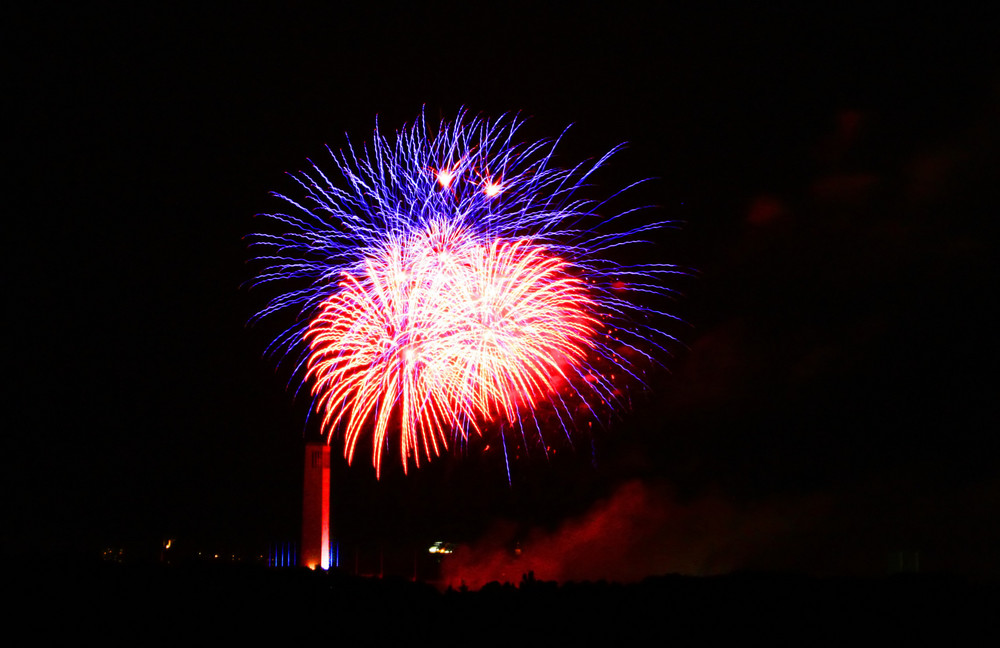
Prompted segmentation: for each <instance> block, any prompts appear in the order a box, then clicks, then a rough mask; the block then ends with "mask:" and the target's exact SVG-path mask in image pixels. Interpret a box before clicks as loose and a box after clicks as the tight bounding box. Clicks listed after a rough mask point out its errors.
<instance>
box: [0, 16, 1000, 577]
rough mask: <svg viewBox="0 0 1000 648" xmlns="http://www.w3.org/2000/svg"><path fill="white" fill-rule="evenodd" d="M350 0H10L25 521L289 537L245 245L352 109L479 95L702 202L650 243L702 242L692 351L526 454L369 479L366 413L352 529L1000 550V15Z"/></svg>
mask: <svg viewBox="0 0 1000 648" xmlns="http://www.w3.org/2000/svg"><path fill="white" fill-rule="evenodd" d="M352 4H356V5H364V6H360V7H354V8H350V9H346V8H344V7H343V6H341V4H340V3H327V4H325V5H322V4H321V5H319V8H315V7H310V8H302V6H301V5H299V8H295V9H289V8H286V7H285V6H284V4H275V5H273V6H272V7H271V8H260V7H258V6H256V5H255V7H254V8H252V9H248V8H247V7H243V6H239V5H237V6H236V8H233V9H232V10H221V9H198V10H184V9H180V8H178V6H177V5H175V4H170V5H164V6H163V7H162V8H161V9H150V8H147V7H141V8H140V7H137V6H136V7H131V8H121V7H118V8H116V9H114V10H111V9H102V8H96V7H95V6H93V5H91V6H90V7H89V8H82V7H78V6H75V5H70V6H60V7H59V8H58V10H56V9H55V8H52V9H50V10H44V9H43V10H39V11H37V12H36V13H35V14H34V15H20V16H15V17H14V19H13V20H12V21H9V22H8V25H7V31H8V32H9V34H8V36H6V37H5V39H4V40H5V43H6V45H7V48H8V49H9V50H10V51H9V53H8V55H7V56H6V57H5V58H6V59H7V61H6V63H7V65H6V66H5V67H6V72H5V77H6V79H7V83H6V84H5V85H6V86H7V92H6V97H7V100H6V102H5V103H6V104H8V105H10V104H13V108H14V114H15V118H14V119H8V122H7V132H8V142H10V144H9V145H8V147H7V149H6V158H7V161H8V164H7V167H8V168H7V174H6V175H7V179H8V182H9V189H8V191H7V193H6V204H7V208H6V210H5V211H6V213H7V214H6V218H5V219H4V222H5V226H6V230H5V231H6V232H7V234H6V236H5V240H6V248H7V250H8V252H7V255H6V256H7V259H8V264H7V266H8V270H7V272H6V278H5V280H4V287H5V294H6V300H5V301H6V304H5V307H4V311H5V313H6V318H5V320H6V321H5V328H6V330H7V335H6V336H5V338H6V345H5V346H6V349H7V350H6V353H5V356H6V361H5V366H6V367H7V372H6V373H7V375H8V381H7V382H8V387H7V390H6V393H7V395H8V397H7V400H6V403H7V404H6V407H5V417H4V418H5V421H6V422H5V424H4V425H3V428H4V432H3V455H2V456H3V460H4V470H3V474H4V480H5V487H4V492H5V494H6V495H5V497H4V512H3V519H4V523H3V531H2V535H0V537H2V541H3V544H4V545H5V546H6V548H7V549H8V551H10V552H14V554H15V555H24V556H29V555H35V554H38V553H41V554H43V555H47V553H48V552H53V551H55V552H66V551H69V552H80V553H86V552H89V551H95V552H96V551H98V550H99V549H100V548H102V547H105V546H142V545H143V544H144V543H146V544H149V543H152V544H154V545H155V544H157V543H159V542H160V541H161V540H162V539H164V538H168V537H170V538H176V539H177V540H178V542H185V543H187V545H188V546H189V547H200V548H201V547H203V548H204V549H205V550H218V551H230V550H232V551H241V552H245V553H247V554H250V553H253V552H255V551H258V550H259V549H258V548H260V547H263V546H266V544H267V543H268V542H276V541H290V540H295V539H296V537H297V534H298V524H299V515H300V510H299V506H300V503H299V498H300V488H301V483H300V480H301V453H302V448H301V444H302V440H303V438H304V437H309V438H311V437H312V436H313V435H315V434H316V422H315V421H311V422H309V423H308V424H307V423H306V415H307V412H308V405H309V403H308V400H307V398H304V397H300V398H298V399H296V398H294V390H295V382H294V377H293V376H292V373H291V371H290V367H288V366H277V362H276V359H274V358H268V357H265V356H264V349H265V347H266V345H267V343H268V341H269V340H270V339H271V337H273V336H274V335H275V334H276V333H278V332H279V331H280V330H281V328H282V322H267V323H264V324H262V325H258V326H254V327H248V326H247V321H248V320H249V318H250V317H251V315H252V314H253V313H254V312H255V310H257V309H259V308H260V307H262V306H263V304H264V302H265V300H266V297H267V295H266V294H264V293H261V294H258V293H257V292H255V291H250V290H247V289H246V288H243V287H241V286H242V284H243V283H244V282H245V281H246V280H247V279H249V278H250V277H251V276H252V273H253V270H254V268H255V266H254V265H252V264H248V263H247V259H248V258H249V257H250V256H251V255H250V253H248V251H247V249H246V242H245V241H244V239H243V237H244V235H246V234H248V233H251V232H254V231H256V230H257V229H258V228H260V227H261V225H262V223H261V220H260V219H255V214H259V213H263V212H273V211H281V210H282V209H283V205H282V203H281V202H280V201H278V200H277V199H275V198H273V197H272V196H271V195H270V192H271V191H278V192H282V193H288V194H290V195H295V191H296V186H295V185H294V183H293V182H292V181H291V180H290V179H289V178H288V177H287V176H286V175H285V173H286V172H289V171H296V170H299V169H301V168H304V167H305V166H306V165H307V164H308V162H307V158H309V159H312V160H314V161H316V162H317V164H318V165H319V166H321V167H323V166H324V164H325V161H326V160H328V157H327V155H328V154H327V153H326V149H325V146H326V145H329V146H330V147H331V148H333V149H334V150H336V149H339V148H341V147H342V146H344V144H345V143H346V139H345V133H346V134H348V135H349V136H350V137H351V139H352V141H354V142H359V143H360V142H363V141H365V140H367V139H369V138H370V134H371V132H372V130H373V128H374V126H375V119H376V117H377V118H378V121H379V124H380V125H381V127H382V129H383V131H384V132H390V133H391V132H392V131H394V130H395V129H396V128H399V127H401V126H402V125H403V124H405V123H412V122H413V120H414V119H415V118H417V117H418V115H419V114H420V112H421V110H422V109H423V110H425V111H426V113H427V115H428V119H429V120H430V121H437V120H438V119H439V118H442V117H444V118H449V119H450V118H453V117H454V116H455V115H456V114H457V113H458V111H459V110H460V109H461V108H462V107H465V108H466V109H467V110H468V111H469V112H470V113H472V114H482V115H483V116H489V117H495V116H499V115H501V114H504V113H518V114H520V115H521V116H522V117H524V118H526V119H527V123H526V125H525V126H524V128H523V130H522V131H521V133H522V136H523V137H524V138H525V139H528V140H534V139H542V138H546V137H552V136H555V135H558V134H559V133H560V132H561V131H562V130H563V129H564V128H566V127H567V126H569V125H572V127H571V128H570V130H569V132H568V133H567V135H566V137H565V138H564V141H563V143H562V144H561V145H560V147H559V149H558V151H559V152H560V156H561V158H560V159H562V160H564V161H565V162H566V164H572V163H575V162H577V161H579V160H582V159H587V158H593V157H598V156H600V155H602V154H603V153H605V152H606V151H607V150H609V149H610V148H612V147H613V146H615V145H616V144H619V143H622V142H625V143H627V147H626V149H625V150H624V151H623V152H622V153H620V154H619V155H616V156H615V157H614V158H613V159H612V161H611V163H610V164H609V166H608V167H607V168H606V169H604V170H603V171H602V172H601V173H600V174H599V176H598V177H597V179H598V181H599V183H600V185H601V187H602V190H604V191H606V192H607V193H611V192H612V191H613V190H616V189H618V188H620V187H623V186H625V185H627V184H629V183H631V182H633V181H635V180H638V179H642V178H652V179H653V181H652V182H649V183H647V184H645V185H644V186H643V187H642V188H641V189H639V190H637V191H635V192H632V193H631V194H628V195H627V196H626V197H624V198H622V199H621V203H620V205H621V206H622V207H623V208H627V207H631V206H638V205H643V204H653V205H655V208H653V209H651V210H649V211H647V212H645V213H646V217H648V218H649V219H656V220H664V219H666V220H671V221H675V222H676V223H677V227H675V228H671V229H666V230H664V231H663V232H661V233H659V234H657V235H656V237H655V239H656V240H654V241H653V243H654V247H652V248H650V250H651V251H650V250H646V251H645V253H646V254H650V255H651V256H652V258H654V259H655V260H658V261H660V262H664V263H674V264H678V265H679V266H681V267H684V268H689V269H690V272H688V273H687V274H686V275H684V276H676V277H674V278H673V279H671V282H672V283H671V285H670V287H671V288H673V289H675V290H676V291H677V293H678V298H677V300H676V301H675V302H674V303H672V304H671V305H670V308H671V309H672V311H673V312H674V313H675V314H676V315H677V316H678V317H679V318H680V319H681V320H682V322H678V323H665V324H664V326H665V328H666V329H668V332H670V333H671V334H673V335H675V336H676V337H677V338H678V340H679V343H678V344H677V345H676V346H675V347H674V348H673V349H672V356H671V357H666V358H664V363H663V364H664V366H663V369H662V370H660V371H658V372H655V373H654V374H653V375H652V376H651V378H650V380H649V384H648V388H647V389H645V390H643V389H641V388H638V387H637V388H636V389H634V390H633V391H632V393H631V394H630V400H631V402H632V407H631V408H630V409H628V410H625V411H622V412H620V413H619V416H618V417H616V418H615V420H613V421H612V422H611V424H610V425H609V426H608V427H607V429H604V430H601V431H599V432H598V433H596V434H595V435H594V438H593V439H592V440H589V439H588V440H586V441H585V442H583V443H578V444H576V445H575V446H573V447H564V448H561V449H560V451H559V452H557V453H556V454H555V455H552V456H551V457H550V458H549V459H548V460H546V459H545V458H544V457H538V456H529V457H527V458H523V459H522V460H520V461H515V462H513V463H512V464H511V468H510V481H509V482H508V473H507V469H506V467H505V463H504V461H503V456H502V454H499V453H498V450H497V446H496V444H493V445H491V448H490V450H487V451H486V452H485V453H481V452H476V453H472V452H470V453H467V454H463V453H460V452H459V453H448V454H446V455H445V456H443V457H441V458H440V459H438V460H436V461H434V462H433V463H432V464H431V465H430V466H428V467H426V468H422V469H421V470H419V471H416V472H414V471H411V473H410V474H409V475H408V476H404V475H403V474H402V471H401V469H399V468H398V467H394V466H389V467H388V469H387V470H386V471H385V472H386V473H387V474H384V475H383V477H382V479H381V481H376V479H375V476H374V471H373V469H372V468H371V466H370V465H369V463H368V461H367V456H366V455H365V454H362V453H359V455H358V457H357V458H356V460H355V462H354V465H353V466H352V467H347V466H346V465H345V463H344V461H343V460H342V459H340V457H339V446H337V444H336V442H335V444H334V452H333V456H334V466H333V480H334V504H333V508H334V519H335V525H336V533H337V535H338V537H341V538H343V539H344V540H345V542H347V541H349V542H353V543H357V544H359V545H375V544H386V543H393V542H395V543H397V544H398V543H412V544H413V545H414V546H416V545H420V544H421V543H426V542H430V541H432V540H450V541H453V542H457V543H461V544H462V545H463V546H464V547H465V548H466V551H465V554H464V556H465V557H464V558H463V559H462V560H464V561H465V562H463V563H462V564H463V565H464V566H465V568H467V569H470V570H472V569H480V570H481V571H482V573H487V572H490V570H491V569H493V570H498V569H499V570H502V569H506V567H505V566H504V565H503V563H504V561H505V560H507V559H508V558H509V556H510V551H509V549H510V547H511V546H515V544H516V543H520V546H521V547H522V548H523V549H524V555H525V556H526V557H529V556H530V560H534V561H535V562H533V563H531V565H532V566H534V567H535V568H536V569H537V570H538V571H539V574H540V576H542V577H552V578H562V579H566V578H576V579H583V578H599V577H608V578H620V579H636V578H641V577H642V576H645V575H650V574H662V573H668V572H681V573H688V574H711V573H723V572H728V571H731V570H735V569H757V570H791V571H798V572H804V573H814V574H827V575H837V574H851V575H857V574H878V573H884V572H885V570H886V564H887V557H888V556H889V555H891V554H892V553H893V552H900V551H919V552H920V560H921V568H922V569H925V570H927V571H947V572H956V573H962V574H989V575H994V576H995V575H998V574H1000V554H998V551H997V547H998V546H1000V520H998V515H997V511H998V510H1000V473H998V468H1000V461H998V452H997V451H998V449H1000V448H998V445H1000V444H998V442H997V440H996V439H997V430H998V429H1000V426H998V421H997V411H996V410H997V397H998V391H997V387H998V381H997V378H996V371H995V364H996V359H997V358H996V353H995V351H991V350H990V349H992V348H993V344H992V338H993V334H994V333H995V331H996V328H997V323H998V322H997V316H996V311H997V310H998V309H997V279H998V277H1000V274H998V269H997V220H998V214H1000V211H998V206H1000V200H998V198H1000V195H998V194H1000V191H998V187H1000V173H998V171H1000V164H998V163H1000V159H998V154H1000V67H998V65H997V61H998V59H997V37H996V29H995V27H996V23H995V22H990V21H988V20H986V19H985V17H983V16H979V17H977V16H975V15H969V14H960V13H959V11H958V10H957V9H955V10H953V11H952V10H940V13H927V14H923V15H921V14H912V13H908V15H907V16H905V17H901V16H897V15H893V14H890V13H884V14H868V13H850V12H847V11H843V10H842V11H830V12H816V11H814V10H810V11H809V12H808V13H796V12H792V13H778V12H773V13H761V14H755V13H749V12H746V13H737V14H734V13H730V12H726V11H722V10H721V9H720V10H718V11H710V10H708V9H699V10H697V11H685V10H673V9H665V8H661V9H657V10H655V11H653V10H639V9H638V8H633V9H632V10H622V9H616V10H615V11H613V12H612V11H611V9H610V8H608V7H605V6H601V7H594V6H590V5H587V6H584V7H581V8H576V9H573V10H572V11H566V12H560V11H556V10H544V9H538V8H537V7H530V8H525V7H522V8H520V9H516V8H513V7H508V6H506V5H496V6H491V7H490V8H486V7H483V8H481V9H475V8H470V7H468V6H466V7H461V6H459V8H455V7H450V8H444V7H438V8H430V7H428V6H426V5H424V4H422V3H410V4H409V5H408V6H406V7H405V8H403V9H389V8H384V7H382V8H379V7H368V3H352ZM98 7H99V5H98ZM637 7H638V5H637ZM325 166H326V167H327V168H329V166H330V165H329V164H328V163H326V164H325ZM289 323H290V322H289ZM289 323H285V325H286V326H287V325H288V324H289ZM290 381H292V384H291V386H289V382H290ZM421 546H423V545H421ZM504 556H507V558H505V557H504ZM526 559H529V558H526ZM524 564H528V563H524ZM512 569H519V567H516V566H515V567H513V568H512ZM546 570H547V571H546ZM490 573H492V572H490ZM512 576H514V575H512Z"/></svg>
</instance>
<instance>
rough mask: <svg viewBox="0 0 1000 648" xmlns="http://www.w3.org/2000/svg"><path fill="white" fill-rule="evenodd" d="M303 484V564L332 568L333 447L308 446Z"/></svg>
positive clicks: (311, 566)
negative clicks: (331, 501)
mask: <svg viewBox="0 0 1000 648" xmlns="http://www.w3.org/2000/svg"><path fill="white" fill-rule="evenodd" d="M305 464H306V465H305V477H304V479H303V480H302V551H301V552H299V564H300V565H302V566H304V567H309V568H310V569H316V568H317V567H320V568H322V569H329V568H330V446H328V445H327V444H325V443H306V461H305Z"/></svg>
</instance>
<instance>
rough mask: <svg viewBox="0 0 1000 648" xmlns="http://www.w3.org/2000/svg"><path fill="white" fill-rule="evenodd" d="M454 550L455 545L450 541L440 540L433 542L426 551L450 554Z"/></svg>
mask: <svg viewBox="0 0 1000 648" xmlns="http://www.w3.org/2000/svg"><path fill="white" fill-rule="evenodd" d="M454 551H455V545H453V544H451V543H450V542H441V541H438V542H435V543H434V544H432V545H431V546H430V547H429V548H428V549H427V552H428V553H432V554H450V553H454Z"/></svg>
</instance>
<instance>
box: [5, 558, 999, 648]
mask: <svg viewBox="0 0 1000 648" xmlns="http://www.w3.org/2000/svg"><path fill="white" fill-rule="evenodd" d="M5 589H7V590H8V591H9V592H10V593H12V594H13V595H14V596H13V600H14V601H16V603H15V604H14V606H13V608H11V607H10V606H9V605H8V607H7V612H8V613H9V614H10V621H9V622H8V627H11V626H13V627H15V628H16V627H18V626H22V627H25V628H27V629H29V630H30V635H29V636H30V637H32V642H34V641H35V640H37V639H43V638H50V637H52V638H59V639H69V640H85V639H97V640H99V641H102V643H104V644H107V643H110V644H114V645H121V644H128V645H167V644H170V645H177V643H178V642H189V641H192V640H194V641H196V642H197V643H199V644H202V643H205V642H222V644H223V645H233V643H234V642H239V641H243V640H251V641H253V642H254V643H260V642H261V641H266V642H268V643H270V642H271V641H281V642H282V643H284V644H288V643H289V642H301V641H304V640H316V641H322V642H324V643H330V642H332V643H333V644H335V645H351V646H353V645H392V644H398V643H400V642H408V643H411V642H418V643H419V644H421V645H422V644H425V643H427V642H428V641H432V642H435V643H443V644H446V645H456V644H473V645H484V644H485V645H502V644H517V645H543V644H549V643H558V644H560V645H563V644H564V643H565V642H567V641H573V642H579V643H582V644H585V645H592V644H593V643H594V642H596V641H601V642H603V641H610V642H612V645H616V646H617V645H643V644H650V643H652V644H656V645H669V644H675V643H679V642H682V643H685V644H687V643H689V642H692V641H704V640H712V639H715V640H719V639H722V640H737V641H741V642H747V641H749V642H752V643H755V644H756V643H759V642H761V641H768V642H772V643H773V642H777V643H778V644H779V645H786V644H789V645H809V644H815V643H820V644H824V645H829V644H836V645H844V644H845V643H846V642H855V641H859V640H860V641H871V640H890V641H892V642H893V644H894V645H899V644H898V643H897V642H899V641H900V640H908V639H926V635H927V633H931V632H933V633H934V634H935V636H942V635H943V637H942V638H946V639H948V641H949V643H950V644H951V645H969V644H973V643H976V644H979V643H981V641H982V640H983V639H984V638H985V637H986V636H987V634H988V635H989V636H996V635H997V626H998V621H997V616H998V611H1000V605H998V603H1000V584H998V583H997V582H996V581H995V580H970V579H965V578H955V577H947V576H940V575H938V576H935V575H924V574H910V575H897V576H891V577H885V578H879V579H816V578H809V577H803V576H794V575H782V574H749V573H744V574H733V575H729V576H721V577H711V578H699V577H687V576H676V575H668V576H660V577H652V578H648V579H646V580H644V581H642V582H640V583H635V584H629V585H620V584H614V583H606V582H596V583H567V584H562V585H560V584H556V583H550V582H541V581H536V580H533V579H531V578H529V577H528V575H525V576H524V577H523V578H522V582H521V583H519V584H517V585H513V584H500V583H491V584H489V585H487V586H485V587H483V588H482V589H481V590H478V591H455V590H451V589H449V590H447V591H444V592H441V591H439V590H438V589H436V588H434V587H433V586H432V585H429V584H425V583H413V582H410V581H407V580H403V579H393V578H386V579H371V578H357V577H354V576H350V575H346V574H343V573H337V572H330V573H324V572H312V571H308V570H305V569H266V568H263V567H251V566H233V565H225V564H212V563H207V564H189V565H183V566H169V565H120V564H113V563H94V564H84V565H80V564H74V565H72V566H52V565H49V566H44V567H41V568H38V569H21V570H17V571H14V572H10V571H9V572H8V574H7V576H6V578H5ZM8 598H9V597H8ZM16 634H20V633H16ZM622 642H624V643H622Z"/></svg>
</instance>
